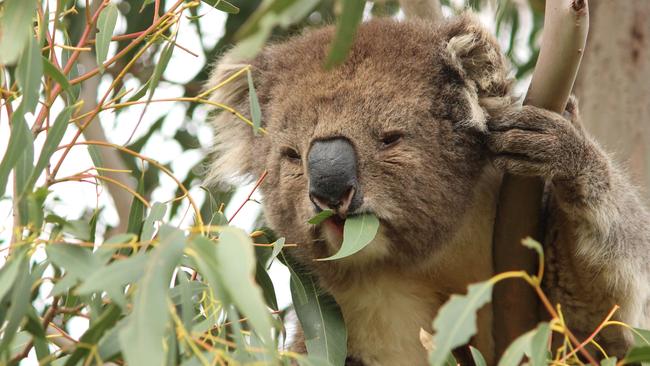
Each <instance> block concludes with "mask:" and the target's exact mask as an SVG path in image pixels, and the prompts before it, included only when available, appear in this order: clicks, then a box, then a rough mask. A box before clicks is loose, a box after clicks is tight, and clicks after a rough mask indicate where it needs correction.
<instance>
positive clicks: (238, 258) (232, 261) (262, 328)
mask: <svg viewBox="0 0 650 366" xmlns="http://www.w3.org/2000/svg"><path fill="white" fill-rule="evenodd" d="M216 253H217V261H218V263H219V267H218V268H217V271H218V272H219V274H220V276H221V279H222V281H223V285H224V287H225V288H226V290H227V291H228V294H229V296H230V298H231V299H232V301H233V302H234V303H235V305H237V308H238V309H239V310H240V311H241V313H242V314H243V315H244V316H246V317H247V318H248V322H249V323H250V324H251V325H252V327H253V329H255V330H256V332H257V334H258V336H259V337H260V339H261V340H262V341H263V342H264V343H265V344H266V345H267V347H268V346H269V345H270V343H271V342H270V340H271V338H270V337H271V316H270V314H269V311H268V310H267V309H266V306H265V305H264V301H263V300H262V291H261V290H260V288H259V286H258V285H257V284H255V282H254V281H253V277H254V271H255V257H254V254H253V243H252V241H251V239H250V237H249V236H248V235H246V233H245V232H243V231H242V230H240V229H235V228H230V227H228V228H225V229H224V230H223V231H222V232H221V233H220V235H219V243H218V244H217V247H216Z"/></svg>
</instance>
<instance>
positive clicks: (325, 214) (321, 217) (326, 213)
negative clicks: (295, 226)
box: [307, 210, 334, 225]
mask: <svg viewBox="0 0 650 366" xmlns="http://www.w3.org/2000/svg"><path fill="white" fill-rule="evenodd" d="M332 215H334V211H332V210H323V211H321V212H319V213H318V214H316V215H315V216H313V217H312V218H311V219H309V220H308V221H307V223H308V224H312V225H320V224H321V223H322V222H323V221H325V220H327V219H328V218H330V217H331V216H332Z"/></svg>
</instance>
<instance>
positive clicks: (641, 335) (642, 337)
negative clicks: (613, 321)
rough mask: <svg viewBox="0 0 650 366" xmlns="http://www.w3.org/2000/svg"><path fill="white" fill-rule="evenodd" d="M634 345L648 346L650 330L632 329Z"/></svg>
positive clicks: (649, 343)
mask: <svg viewBox="0 0 650 366" xmlns="http://www.w3.org/2000/svg"><path fill="white" fill-rule="evenodd" d="M632 334H633V335H634V343H635V345H637V346H650V330H648V329H641V328H634V332H633V333H632Z"/></svg>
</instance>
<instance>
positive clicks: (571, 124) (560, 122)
mask: <svg viewBox="0 0 650 366" xmlns="http://www.w3.org/2000/svg"><path fill="white" fill-rule="evenodd" d="M567 112H568V114H569V117H570V118H565V117H563V116H562V115H560V114H557V113H553V112H550V111H547V110H544V109H541V108H536V107H532V106H523V107H521V108H513V109H509V110H507V111H505V112H504V113H501V114H499V115H497V116H493V117H492V118H491V119H490V120H489V121H488V129H489V134H488V139H487V143H488V148H489V149H490V151H491V152H492V153H493V154H494V164H495V165H496V166H497V167H498V168H501V169H503V170H505V171H506V172H509V173H511V174H515V175H525V176H540V177H544V178H553V177H572V176H575V175H576V174H579V173H580V172H581V171H582V170H583V168H584V167H585V165H586V164H588V160H589V158H590V155H592V150H593V149H592V146H591V142H590V141H589V140H588V139H587V138H586V137H585V134H584V132H583V131H582V128H581V127H580V125H579V122H578V118H577V107H576V105H575V103H570V104H569V108H567Z"/></svg>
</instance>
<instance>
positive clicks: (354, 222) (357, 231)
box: [317, 214, 379, 261]
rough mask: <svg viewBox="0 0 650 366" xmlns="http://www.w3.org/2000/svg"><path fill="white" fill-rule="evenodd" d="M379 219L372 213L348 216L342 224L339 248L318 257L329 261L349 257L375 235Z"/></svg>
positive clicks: (320, 259)
mask: <svg viewBox="0 0 650 366" xmlns="http://www.w3.org/2000/svg"><path fill="white" fill-rule="evenodd" d="M377 230H379V219H377V216H375V215H373V214H361V215H355V216H352V217H348V218H347V219H346V220H345V225H344V226H343V243H342V244H341V249H339V251H338V252H337V253H336V254H334V255H333V256H331V257H327V258H319V259H317V260H319V261H329V260H334V259H341V258H345V257H349V256H351V255H352V254H354V253H356V252H358V251H360V250H361V249H363V248H365V247H366V245H368V244H369V243H370V242H371V241H372V240H373V239H374V238H375V235H377Z"/></svg>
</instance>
